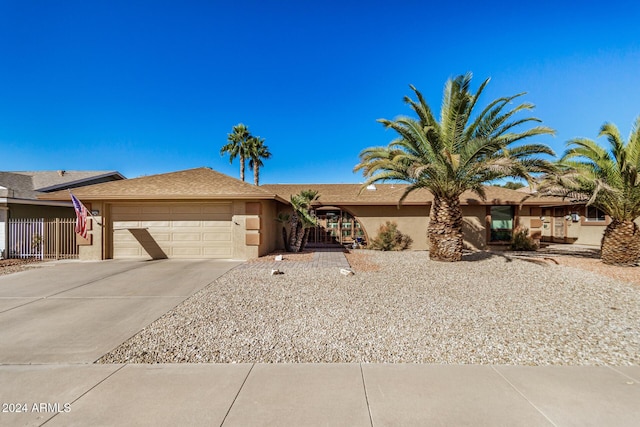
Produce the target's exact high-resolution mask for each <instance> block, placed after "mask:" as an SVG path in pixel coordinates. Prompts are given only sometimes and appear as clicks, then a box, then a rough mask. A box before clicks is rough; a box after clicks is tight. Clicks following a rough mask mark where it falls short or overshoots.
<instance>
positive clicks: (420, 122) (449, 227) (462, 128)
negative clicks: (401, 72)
mask: <svg viewBox="0 0 640 427" xmlns="http://www.w3.org/2000/svg"><path fill="white" fill-rule="evenodd" d="M488 83H489V79H487V80H485V81H484V82H483V83H482V84H481V85H480V88H479V89H478V91H477V92H476V93H475V94H474V93H471V91H470V84H471V73H467V74H466V75H462V76H458V77H456V78H454V79H449V80H448V81H447V83H446V84H445V88H444V99H443V101H442V106H441V110H440V121H437V120H436V118H435V117H434V115H433V113H432V111H431V108H430V107H429V105H428V104H427V103H426V101H425V99H424V98H423V96H422V94H421V93H420V92H419V91H418V90H417V89H416V88H415V87H414V86H410V88H411V90H413V92H414V93H415V95H416V97H417V101H416V100H413V99H411V98H410V97H408V96H407V97H405V102H406V103H407V104H409V106H410V107H411V109H412V110H413V111H414V112H415V114H416V115H417V118H412V117H400V118H397V119H395V120H386V119H379V120H378V121H379V122H380V123H382V124H383V125H384V126H385V128H391V129H393V130H394V131H396V132H397V133H398V135H399V137H398V138H397V139H396V140H394V141H392V142H391V143H390V144H389V145H388V146H386V147H370V148H367V149H365V150H363V151H362V152H361V153H360V163H359V164H358V165H356V167H355V168H354V171H358V170H362V171H363V173H364V176H365V177H366V178H367V179H366V182H365V183H364V184H363V188H364V187H366V186H367V185H370V184H373V183H375V182H380V181H386V180H393V181H404V182H408V183H409V185H408V186H407V187H406V190H405V191H404V193H403V194H402V197H401V198H400V200H399V201H398V206H400V205H401V204H402V201H403V200H404V199H405V198H406V197H407V196H408V195H409V194H410V193H411V192H413V191H415V190H418V189H422V188H423V189H427V190H428V191H430V192H431V194H432V195H433V203H432V205H431V209H430V218H429V226H428V229H427V230H428V231H427V234H428V239H429V248H430V249H429V257H430V258H431V259H433V260H439V261H460V260H461V259H462V249H463V239H462V211H461V208H460V196H461V195H462V193H463V192H465V191H467V190H471V191H473V192H475V193H476V194H478V195H479V196H480V197H481V198H483V199H484V198H485V191H484V188H483V184H485V183H488V182H490V181H493V180H496V179H499V178H505V177H517V178H522V179H524V180H527V181H528V182H531V181H532V179H533V177H532V176H531V173H536V172H545V171H549V170H550V169H551V168H552V165H551V163H550V162H548V161H546V160H543V159H540V158H538V157H537V156H538V155H540V154H548V155H553V151H552V150H551V149H550V148H549V147H547V146H546V145H541V144H526V145H519V144H517V143H520V142H521V141H522V140H524V139H527V138H529V137H533V136H538V135H543V134H553V133H554V131H553V130H552V129H550V128H548V127H544V126H535V127H532V128H529V129H527V130H523V131H518V130H517V129H518V128H520V127H521V125H525V124H529V123H530V122H534V123H538V122H540V120H539V119H536V118H533V117H525V118H520V119H516V118H515V117H514V116H515V115H516V113H519V112H521V111H528V110H531V109H533V105H532V104H529V103H522V104H519V105H517V106H516V107H514V108H511V107H510V106H511V103H512V102H513V101H514V100H515V99H516V98H518V97H520V96H522V95H524V94H523V93H521V94H517V95H514V96H509V97H503V98H498V99H496V100H495V101H493V102H491V103H490V104H489V105H488V106H487V107H485V108H484V109H483V110H482V111H481V112H480V113H479V114H478V113H476V112H475V110H474V109H475V107H476V104H477V102H478V99H479V97H480V95H481V94H482V91H483V90H484V88H485V87H486V85H487V84H488Z"/></svg>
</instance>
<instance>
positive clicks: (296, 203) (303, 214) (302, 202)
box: [289, 190, 320, 252]
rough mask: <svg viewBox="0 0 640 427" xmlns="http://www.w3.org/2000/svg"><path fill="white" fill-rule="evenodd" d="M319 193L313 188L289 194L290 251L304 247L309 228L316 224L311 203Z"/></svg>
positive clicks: (296, 250)
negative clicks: (290, 211)
mask: <svg viewBox="0 0 640 427" xmlns="http://www.w3.org/2000/svg"><path fill="white" fill-rule="evenodd" d="M318 197H320V195H319V194H318V192H317V191H315V190H302V191H301V192H300V193H298V194H295V195H292V196H291V207H292V208H293V213H292V214H291V216H290V222H289V224H290V227H289V248H290V249H291V251H292V252H300V251H301V250H303V249H304V245H303V243H306V240H307V238H308V234H309V229H310V228H311V227H314V226H315V225H316V224H317V219H316V217H315V216H314V215H313V214H312V212H311V203H312V202H313V201H314V200H317V199H318Z"/></svg>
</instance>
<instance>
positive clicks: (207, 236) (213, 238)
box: [203, 233, 231, 242]
mask: <svg viewBox="0 0 640 427" xmlns="http://www.w3.org/2000/svg"><path fill="white" fill-rule="evenodd" d="M203 239H204V241H205V242H231V233H204V235H203Z"/></svg>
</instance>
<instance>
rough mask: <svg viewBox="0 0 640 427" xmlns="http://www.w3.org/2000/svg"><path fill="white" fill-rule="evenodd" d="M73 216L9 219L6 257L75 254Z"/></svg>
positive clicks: (43, 256)
mask: <svg viewBox="0 0 640 427" xmlns="http://www.w3.org/2000/svg"><path fill="white" fill-rule="evenodd" d="M75 226H76V220H75V218H55V219H42V218H11V219H9V247H8V248H7V249H8V250H7V255H8V257H9V258H36V259H70V258H78V246H77V244H76V232H75Z"/></svg>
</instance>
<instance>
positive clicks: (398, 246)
mask: <svg viewBox="0 0 640 427" xmlns="http://www.w3.org/2000/svg"><path fill="white" fill-rule="evenodd" d="M411 243H413V239H411V237H409V236H407V235H406V234H402V233H401V232H400V230H398V224H396V223H395V222H392V221H387V222H386V223H384V224H382V225H381V226H380V228H378V235H377V236H376V237H375V238H374V239H373V240H372V241H371V244H370V245H369V247H370V248H371V249H375V250H378V251H401V250H403V249H407V248H408V247H409V246H411Z"/></svg>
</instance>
